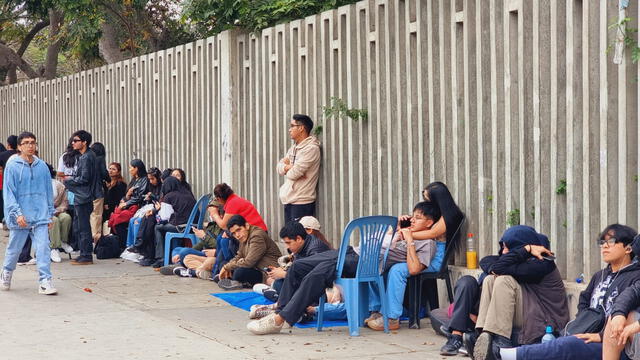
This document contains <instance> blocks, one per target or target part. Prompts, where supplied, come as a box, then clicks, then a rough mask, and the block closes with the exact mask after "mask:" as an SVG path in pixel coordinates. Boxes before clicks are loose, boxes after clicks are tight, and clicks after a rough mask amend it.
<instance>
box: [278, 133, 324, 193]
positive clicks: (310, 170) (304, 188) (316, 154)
mask: <svg viewBox="0 0 640 360" xmlns="http://www.w3.org/2000/svg"><path fill="white" fill-rule="evenodd" d="M286 157H287V158H288V159H289V162H290V163H291V164H292V165H293V167H292V168H291V169H289V171H287V173H286V174H285V172H284V167H285V163H284V162H283V161H282V160H280V161H279V162H278V174H280V175H282V176H284V184H282V186H281V187H280V194H279V195H280V201H282V203H283V204H285V205H286V204H309V203H312V202H314V201H316V187H317V186H318V177H319V176H320V141H318V139H317V138H316V137H315V136H309V137H308V138H306V139H304V140H302V141H301V142H300V144H293V146H291V148H290V149H289V151H287V155H286Z"/></svg>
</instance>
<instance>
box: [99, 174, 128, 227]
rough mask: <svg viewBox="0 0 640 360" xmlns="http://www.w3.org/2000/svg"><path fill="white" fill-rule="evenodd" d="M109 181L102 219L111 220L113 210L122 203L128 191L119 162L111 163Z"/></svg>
mask: <svg viewBox="0 0 640 360" xmlns="http://www.w3.org/2000/svg"><path fill="white" fill-rule="evenodd" d="M107 170H108V171H109V181H108V182H106V183H105V184H106V191H105V196H104V212H103V214H102V221H103V222H104V221H107V220H109V217H110V216H111V214H112V213H113V211H114V210H115V209H116V208H117V207H118V204H120V200H122V198H123V197H124V196H125V194H126V193H127V184H126V183H125V182H124V178H123V177H122V165H120V163H117V162H112V163H110V164H109V168H108V169H107Z"/></svg>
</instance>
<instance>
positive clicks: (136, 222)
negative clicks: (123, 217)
mask: <svg viewBox="0 0 640 360" xmlns="http://www.w3.org/2000/svg"><path fill="white" fill-rule="evenodd" d="M140 221H142V218H131V219H129V231H127V247H129V246H132V245H134V244H135V245H137V246H140V245H142V241H140V243H139V244H136V235H138V229H139V228H140ZM140 240H142V239H140Z"/></svg>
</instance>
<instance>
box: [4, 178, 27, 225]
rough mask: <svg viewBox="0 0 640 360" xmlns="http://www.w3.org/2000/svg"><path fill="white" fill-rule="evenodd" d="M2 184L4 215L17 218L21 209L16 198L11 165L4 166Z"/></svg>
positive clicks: (20, 214)
mask: <svg viewBox="0 0 640 360" xmlns="http://www.w3.org/2000/svg"><path fill="white" fill-rule="evenodd" d="M3 181H4V185H3V188H2V196H3V200H4V207H5V210H6V212H5V216H6V217H7V218H9V219H11V218H13V219H16V220H17V219H18V217H20V216H23V215H22V209H21V208H20V205H19V204H18V200H17V199H16V191H17V186H16V183H15V176H14V174H13V169H12V168H11V167H8V168H5V172H4V174H3Z"/></svg>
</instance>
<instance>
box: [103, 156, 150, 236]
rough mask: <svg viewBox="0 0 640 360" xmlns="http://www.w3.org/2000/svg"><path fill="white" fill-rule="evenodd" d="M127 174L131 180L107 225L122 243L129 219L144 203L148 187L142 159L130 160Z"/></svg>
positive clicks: (145, 169)
mask: <svg viewBox="0 0 640 360" xmlns="http://www.w3.org/2000/svg"><path fill="white" fill-rule="evenodd" d="M129 175H131V181H130V182H129V186H128V187H127V193H126V194H125V196H124V197H123V198H122V200H120V205H118V208H117V209H116V210H115V211H114V212H113V214H111V217H110V218H109V227H110V228H111V229H112V232H113V233H115V234H116V235H118V237H119V238H120V241H122V242H123V243H125V242H126V240H127V237H128V234H129V233H128V229H129V227H128V225H129V220H131V218H132V217H133V216H134V215H135V213H136V211H138V209H139V208H140V206H142V205H144V197H145V195H146V194H147V192H148V189H149V179H148V178H147V167H146V166H145V164H144V162H143V161H142V160H140V159H133V160H131V163H130V164H129Z"/></svg>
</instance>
